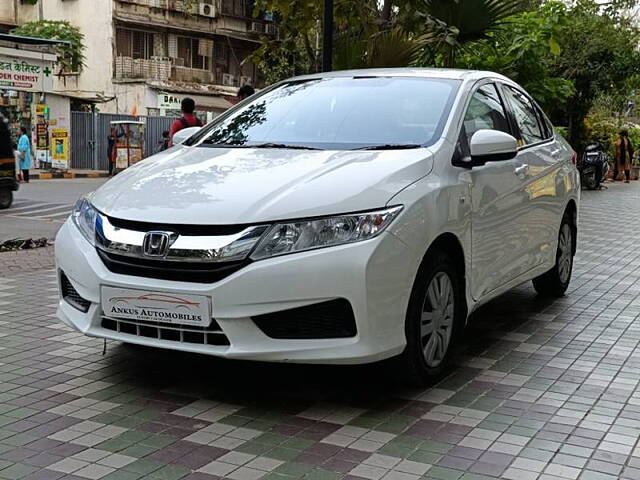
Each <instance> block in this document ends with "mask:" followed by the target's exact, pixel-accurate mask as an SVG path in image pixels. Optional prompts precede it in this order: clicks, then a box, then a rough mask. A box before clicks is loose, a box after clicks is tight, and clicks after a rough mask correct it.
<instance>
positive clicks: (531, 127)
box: [504, 87, 547, 146]
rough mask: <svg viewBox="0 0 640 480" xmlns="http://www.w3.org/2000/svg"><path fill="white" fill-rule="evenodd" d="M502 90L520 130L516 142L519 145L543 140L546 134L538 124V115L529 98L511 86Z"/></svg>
mask: <svg viewBox="0 0 640 480" xmlns="http://www.w3.org/2000/svg"><path fill="white" fill-rule="evenodd" d="M504 92H505V96H506V97H507V100H508V102H509V105H510V106H511V110H512V111H513V116H514V117H515V121H516V124H517V125H518V129H519V130H520V139H519V142H518V143H519V144H520V146H523V145H530V144H532V143H537V142H540V141H542V140H544V139H545V138H546V137H547V135H545V133H544V131H543V130H542V128H541V126H540V122H539V121H538V115H537V114H536V110H535V107H534V106H533V103H531V100H529V98H528V97H527V96H526V95H525V94H524V93H522V92H520V91H518V90H515V89H514V88H511V87H505V88H504Z"/></svg>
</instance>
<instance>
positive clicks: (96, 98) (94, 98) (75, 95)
mask: <svg viewBox="0 0 640 480" xmlns="http://www.w3.org/2000/svg"><path fill="white" fill-rule="evenodd" d="M50 93H53V94H55V95H60V96H61V97H69V98H71V99H73V100H80V101H82V102H86V103H106V102H110V101H111V100H114V99H115V98H116V97H115V96H113V95H110V96H108V95H105V94H104V93H102V92H88V91H85V90H54V91H53V92H50Z"/></svg>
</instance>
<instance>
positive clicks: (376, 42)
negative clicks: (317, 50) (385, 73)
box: [333, 27, 416, 70]
mask: <svg viewBox="0 0 640 480" xmlns="http://www.w3.org/2000/svg"><path fill="white" fill-rule="evenodd" d="M415 51H416V44H415V42H414V41H413V40H412V39H411V37H410V36H409V34H408V33H407V32H405V31H404V30H403V29H402V28H400V27H394V28H392V29H390V30H383V31H381V32H375V33H373V34H368V33H367V32H346V33H345V34H343V35H341V36H339V37H337V38H336V41H335V51H334V58H333V66H334V68H335V69H336V70H344V69H350V68H377V67H380V68H384V67H405V66H407V65H409V63H410V62H411V59H412V58H413V56H414V54H415Z"/></svg>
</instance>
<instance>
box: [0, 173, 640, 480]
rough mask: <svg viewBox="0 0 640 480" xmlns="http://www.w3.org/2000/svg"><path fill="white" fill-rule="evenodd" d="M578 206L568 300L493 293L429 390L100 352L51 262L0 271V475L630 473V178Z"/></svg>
mask: <svg viewBox="0 0 640 480" xmlns="http://www.w3.org/2000/svg"><path fill="white" fill-rule="evenodd" d="M583 200H584V201H583V208H582V212H581V223H580V232H581V241H580V245H579V253H578V257H577V259H576V270H575V276H574V280H573V283H572V285H571V290H570V292H569V294H568V296H567V297H565V298H563V299H560V300H557V301H554V302H551V301H544V300H541V299H539V298H537V297H536V296H535V294H534V292H533V289H532V288H531V287H530V286H529V285H525V286H522V287H520V288H518V289H516V290H514V291H512V292H510V293H509V294H507V295H505V296H504V297H502V298H500V299H498V300H496V301H494V302H492V303H491V304H490V305H489V306H487V307H486V308H484V309H483V310H482V311H481V312H479V313H478V315H476V317H475V318H474V321H473V324H472V325H471V327H470V329H469V331H468V332H467V334H466V337H465V341H464V342H463V345H462V346H461V347H460V349H459V351H458V352H457V356H456V359H455V366H454V367H452V368H451V372H450V374H449V375H448V376H447V377H446V378H445V379H443V380H442V381H441V382H440V383H439V384H437V385H435V386H434V387H433V388H429V389H420V390H407V389H405V388H403V387H401V386H398V385H396V384H395V383H394V382H393V381H392V380H391V379H389V378H387V377H385V376H384V375H382V374H381V369H380V367H379V366H368V367H338V368H331V367H320V366H304V365H302V366H296V365H269V364H258V363H244V362H226V361H220V360H216V359H212V358H208V357H203V356H198V355H187V354H182V353H176V352H169V351H161V350H152V349H145V348H138V347H133V346H126V345H122V344H119V343H115V342H109V343H108V346H107V347H108V348H107V353H106V355H104V356H103V355H102V346H103V344H102V341H100V340H98V339H92V338H87V337H84V336H82V335H80V334H78V333H75V332H72V331H71V330H70V329H68V328H66V327H64V326H62V325H60V324H59V323H58V322H57V321H56V319H55V318H54V311H55V304H56V298H57V293H56V287H55V273H54V271H53V270H52V269H45V270H42V269H41V268H40V267H38V266H36V267H34V270H30V269H29V268H27V269H25V270H23V271H21V272H20V273H13V272H11V273H7V272H6V271H4V272H3V271H0V479H17V478H26V479H29V480H36V479H40V480H57V479H67V480H72V479H76V480H77V479H100V478H102V479H108V480H117V479H120V480H134V479H139V478H145V479H157V480H160V479H164V480H173V479H179V478H184V479H190V480H215V479H219V478H221V477H225V478H230V479H232V480H257V479H265V480H266V479H268V480H294V479H299V478H304V479H305V480H339V479H345V480H360V479H368V480H379V479H384V480H418V479H439V480H448V479H455V480H458V479H462V480H481V479H489V478H505V479H513V480H533V479H539V480H552V479H584V480H615V479H617V478H624V479H634V480H637V479H639V478H640V447H639V446H638V445H637V441H638V438H639V436H640V390H639V382H640V351H639V344H640V322H638V320H637V319H638V315H639V314H640V299H639V298H638V295H639V293H640V256H639V255H638V249H637V248H638V247H637V245H638V243H639V241H640V233H639V229H638V225H639V224H640V208H638V207H639V206H640V184H638V183H633V184H631V185H621V184H617V185H612V186H610V187H609V190H608V191H602V192H584V199H583ZM43 253H44V252H43ZM2 255H4V254H0V261H2V260H1V259H2Z"/></svg>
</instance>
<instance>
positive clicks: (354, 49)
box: [246, 0, 409, 83]
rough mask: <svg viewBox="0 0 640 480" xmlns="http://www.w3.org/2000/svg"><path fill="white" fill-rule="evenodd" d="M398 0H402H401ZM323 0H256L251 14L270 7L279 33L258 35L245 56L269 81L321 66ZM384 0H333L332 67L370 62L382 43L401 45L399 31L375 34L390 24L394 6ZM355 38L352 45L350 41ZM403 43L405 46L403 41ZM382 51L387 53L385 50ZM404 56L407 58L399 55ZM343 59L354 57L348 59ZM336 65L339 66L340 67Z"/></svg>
mask: <svg viewBox="0 0 640 480" xmlns="http://www.w3.org/2000/svg"><path fill="white" fill-rule="evenodd" d="M400 1H402V0H400ZM323 3H324V2H323V0H257V1H256V4H255V10H254V13H255V14H256V15H257V14H258V13H260V12H264V11H269V12H272V13H273V14H274V16H275V18H276V19H277V21H278V38H276V39H268V38H266V37H265V38H263V39H262V45H261V46H260V48H258V49H257V50H256V51H255V52H254V53H253V54H252V55H251V56H250V57H249V58H248V59H247V60H246V61H253V62H254V63H255V65H256V66H257V67H258V68H259V69H260V70H261V71H262V73H263V74H264V75H265V77H266V80H267V82H268V83H272V82H275V81H278V80H281V79H283V78H286V77H289V76H292V75H298V74H302V73H314V72H318V71H320V59H321V53H322V52H321V50H320V46H319V43H320V42H319V35H320V32H321V30H320V29H321V24H320V19H321V18H322V8H323ZM397 3H398V2H392V1H390V0H386V1H384V2H381V3H379V2H378V1H377V0H335V4H334V17H335V21H334V24H335V30H334V31H335V43H336V47H335V56H334V57H335V58H336V62H337V63H336V68H355V67H356V66H364V65H367V64H371V63H372V60H371V58H372V57H371V53H372V52H373V51H377V52H378V53H379V54H382V52H383V51H384V52H386V51H387V50H386V49H385V47H384V45H385V43H384V42H387V41H388V42H394V43H396V45H400V44H402V43H403V42H402V40H401V38H402V36H403V34H402V33H400V31H397V30H396V31H394V33H393V34H390V35H389V36H386V35H382V36H380V35H379V34H380V33H381V31H382V32H385V31H386V30H388V29H390V28H391V27H392V24H393V9H392V7H393V5H394V4H397ZM350 42H355V43H356V44H355V45H350ZM405 46H406V45H405ZM385 55H386V53H385ZM403 58H407V61H408V58H409V57H406V56H403ZM346 59H352V60H353V62H351V63H346ZM338 65H339V66H338Z"/></svg>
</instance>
